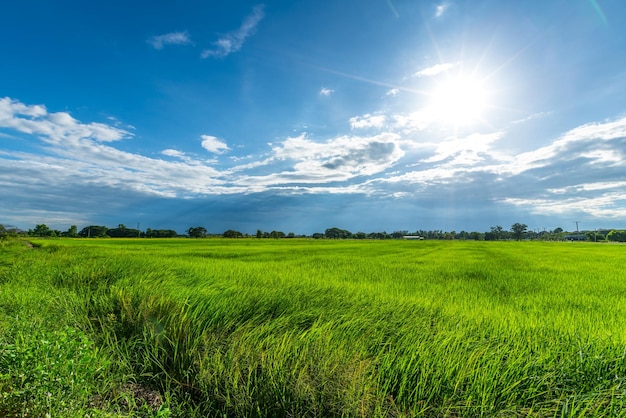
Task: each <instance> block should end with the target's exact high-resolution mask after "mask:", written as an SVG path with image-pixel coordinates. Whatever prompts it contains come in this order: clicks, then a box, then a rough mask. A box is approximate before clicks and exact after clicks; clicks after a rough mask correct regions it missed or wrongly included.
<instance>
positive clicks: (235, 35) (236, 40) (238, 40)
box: [201, 5, 264, 58]
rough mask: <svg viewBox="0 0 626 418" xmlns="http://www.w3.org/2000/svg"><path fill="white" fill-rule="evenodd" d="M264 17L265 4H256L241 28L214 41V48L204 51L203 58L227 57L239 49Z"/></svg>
mask: <svg viewBox="0 0 626 418" xmlns="http://www.w3.org/2000/svg"><path fill="white" fill-rule="evenodd" d="M263 17H264V13H263V5H258V6H256V7H255V8H254V9H253V10H252V13H251V14H250V15H248V16H247V17H246V18H245V19H244V21H243V23H242V24H241V26H240V27H239V29H237V30H235V31H232V32H229V33H227V34H225V35H223V36H222V37H221V38H219V39H218V40H217V41H215V42H213V45H214V48H211V49H205V50H204V51H202V55H201V56H202V58H208V57H225V56H227V55H230V54H232V53H234V52H237V51H239V50H240V49H241V47H242V46H243V43H244V42H245V40H246V39H247V38H248V37H249V36H250V35H251V34H252V33H253V32H254V30H255V28H256V26H257V25H258V24H259V22H260V21H261V19H263Z"/></svg>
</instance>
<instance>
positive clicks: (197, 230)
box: [187, 226, 207, 238]
mask: <svg viewBox="0 0 626 418" xmlns="http://www.w3.org/2000/svg"><path fill="white" fill-rule="evenodd" d="M187 234H188V235H189V236H190V237H192V238H204V237H206V234H207V231H206V228H205V227H203V226H195V227H194V226H192V227H191V228H189V229H188V230H187Z"/></svg>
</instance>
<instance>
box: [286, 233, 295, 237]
mask: <svg viewBox="0 0 626 418" xmlns="http://www.w3.org/2000/svg"><path fill="white" fill-rule="evenodd" d="M295 237H296V234H294V233H293V232H290V233H288V234H287V236H286V238H295Z"/></svg>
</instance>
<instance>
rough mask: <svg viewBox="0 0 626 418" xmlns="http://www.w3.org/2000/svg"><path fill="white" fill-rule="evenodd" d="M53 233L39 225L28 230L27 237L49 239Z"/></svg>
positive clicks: (44, 226)
mask: <svg viewBox="0 0 626 418" xmlns="http://www.w3.org/2000/svg"><path fill="white" fill-rule="evenodd" d="M52 233H53V231H52V230H51V229H50V228H48V226H47V225H46V224H39V225H36V226H35V229H30V230H29V231H28V235H31V236H34V237H49V236H51V235H52Z"/></svg>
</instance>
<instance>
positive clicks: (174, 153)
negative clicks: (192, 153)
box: [161, 149, 185, 158]
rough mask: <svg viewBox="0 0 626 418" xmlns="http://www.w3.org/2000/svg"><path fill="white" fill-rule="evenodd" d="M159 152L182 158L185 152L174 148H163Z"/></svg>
mask: <svg viewBox="0 0 626 418" xmlns="http://www.w3.org/2000/svg"><path fill="white" fill-rule="evenodd" d="M161 154H163V155H165V156H168V157H176V158H184V157H185V153H184V152H182V151H178V150H175V149H164V150H163V151H161Z"/></svg>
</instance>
